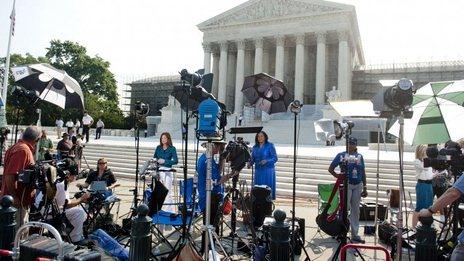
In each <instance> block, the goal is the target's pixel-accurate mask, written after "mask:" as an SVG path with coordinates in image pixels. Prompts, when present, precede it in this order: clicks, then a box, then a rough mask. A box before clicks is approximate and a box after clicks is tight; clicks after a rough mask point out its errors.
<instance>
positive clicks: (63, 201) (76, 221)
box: [55, 159, 90, 244]
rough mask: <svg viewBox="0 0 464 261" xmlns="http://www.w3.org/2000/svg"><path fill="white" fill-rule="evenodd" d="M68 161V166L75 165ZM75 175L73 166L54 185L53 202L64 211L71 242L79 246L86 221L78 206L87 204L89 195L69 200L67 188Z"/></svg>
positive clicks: (75, 169) (82, 238)
mask: <svg viewBox="0 0 464 261" xmlns="http://www.w3.org/2000/svg"><path fill="white" fill-rule="evenodd" d="M68 161H69V162H70V163H69V164H75V163H73V162H72V161H71V160H69V159H68ZM70 169H71V168H70ZM76 175H77V166H73V168H72V170H70V171H69V172H68V175H66V178H65V179H64V180H63V181H62V182H57V183H56V194H55V202H56V205H57V206H58V207H59V208H60V212H62V211H63V209H64V213H65V215H66V218H67V219H68V220H69V223H71V225H72V226H73V229H72V230H71V232H70V233H69V237H70V238H71V241H72V242H73V243H76V244H81V242H82V243H84V241H83V240H84V222H85V220H86V219H87V214H86V212H85V210H84V209H83V208H82V207H81V206H80V204H82V203H85V202H87V200H88V199H89V198H90V194H89V192H86V193H84V194H83V195H82V196H81V197H79V198H77V199H70V197H69V192H68V187H69V184H70V183H71V182H73V181H74V180H75V179H76Z"/></svg>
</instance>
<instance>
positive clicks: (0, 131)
mask: <svg viewBox="0 0 464 261" xmlns="http://www.w3.org/2000/svg"><path fill="white" fill-rule="evenodd" d="M9 133H10V129H8V128H6V127H1V128H0V143H3V142H5V140H6V138H7V137H8V134H9Z"/></svg>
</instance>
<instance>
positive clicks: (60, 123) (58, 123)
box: [55, 118, 64, 139]
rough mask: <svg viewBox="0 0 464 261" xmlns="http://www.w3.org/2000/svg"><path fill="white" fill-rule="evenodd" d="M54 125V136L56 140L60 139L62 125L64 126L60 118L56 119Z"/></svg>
mask: <svg viewBox="0 0 464 261" xmlns="http://www.w3.org/2000/svg"><path fill="white" fill-rule="evenodd" d="M55 125H56V136H57V139H61V134H62V133H63V125H64V122H63V120H62V119H61V118H58V119H57V120H56V121H55Z"/></svg>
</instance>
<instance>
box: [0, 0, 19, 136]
mask: <svg viewBox="0 0 464 261" xmlns="http://www.w3.org/2000/svg"><path fill="white" fill-rule="evenodd" d="M15 6H16V0H13V9H12V11H11V15H10V34H9V36H8V47H7V49H6V61H5V74H4V76H3V89H2V99H3V106H2V107H1V108H0V127H6V125H7V122H6V96H7V93H8V77H9V73H10V47H11V38H12V36H13V30H14V23H15V19H16V10H15Z"/></svg>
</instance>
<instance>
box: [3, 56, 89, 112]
mask: <svg viewBox="0 0 464 261" xmlns="http://www.w3.org/2000/svg"><path fill="white" fill-rule="evenodd" d="M11 71H12V72H13V76H14V78H15V82H16V83H17V84H18V85H21V86H23V87H24V88H26V89H28V90H31V91H36V92H38V93H39V98H40V99H42V100H44V101H48V102H50V103H53V104H55V105H57V106H59V107H61V108H63V109H68V108H77V109H84V95H83V94H82V90H81V87H80V86H79V83H77V81H76V80H75V79H73V78H72V77H71V76H69V75H68V74H67V73H66V72H65V71H63V70H59V69H56V68H55V67H53V66H51V65H49V64H46V63H38V64H30V65H26V66H18V67H13V68H11Z"/></svg>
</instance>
